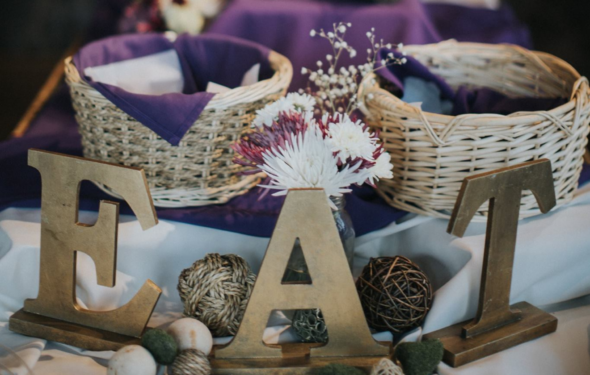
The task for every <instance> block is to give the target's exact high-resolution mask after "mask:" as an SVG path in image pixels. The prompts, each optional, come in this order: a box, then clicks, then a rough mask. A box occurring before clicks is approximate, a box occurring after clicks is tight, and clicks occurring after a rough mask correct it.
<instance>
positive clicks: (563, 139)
mask: <svg viewBox="0 0 590 375" xmlns="http://www.w3.org/2000/svg"><path fill="white" fill-rule="evenodd" d="M404 50H405V51H406V52H407V53H408V54H409V55H412V56H414V57H415V58H416V59H418V60H419V61H420V62H421V63H422V64H424V65H426V66H427V67H429V68H430V70H431V71H432V72H433V73H434V74H436V75H438V76H440V77H442V78H444V79H445V80H446V81H447V82H448V83H449V84H450V85H451V86H452V87H453V88H455V89H456V88H457V87H458V86H460V85H464V86H468V87H472V88H473V87H487V88H490V89H494V90H496V91H498V92H500V93H503V94H504V95H507V96H508V97H535V98H553V97H566V98H570V101H569V102H568V103H566V104H564V105H562V106H560V107H558V108H554V109H552V110H549V111H537V112H517V113H513V114H510V115H508V116H503V115H497V114H464V115H459V116H456V117H453V116H446V115H439V114H434V113H426V112H423V111H422V110H420V109H419V108H418V107H417V106H413V105H410V104H408V103H405V102H403V101H401V100H400V99H399V98H397V97H395V96H394V95H393V94H391V93H390V92H388V91H385V90H383V89H381V88H380V87H379V83H378V82H377V79H376V77H375V76H369V77H366V78H365V80H364V81H363V83H362V85H361V88H360V91H359V97H360V100H361V103H362V109H363V112H364V113H365V114H366V115H367V121H368V123H369V124H370V125H371V126H372V127H373V128H375V129H379V131H380V137H381V139H382V141H383V144H384V147H385V149H386V150H387V151H389V153H390V154H391V157H392V163H393V165H394V170H393V173H394V178H393V179H391V180H384V181H381V182H380V183H379V186H378V191H379V193H380V195H382V196H383V197H384V198H385V199H386V200H387V201H388V202H389V203H390V204H391V205H392V206H394V207H397V208H400V209H403V210H406V211H410V212H414V213H419V214H423V215H429V216H434V217H441V218H449V217H450V214H451V212H452V210H453V207H454V205H455V200H456V198H457V195H458V193H459V189H460V187H461V183H462V181H463V179H464V178H465V177H467V176H470V175H473V174H478V173H483V172H489V171H492V170H495V169H498V168H503V167H507V166H512V165H515V164H519V163H523V162H526V161H531V160H537V159H541V158H547V159H549V160H550V161H551V163H552V167H553V173H554V174H553V175H554V180H555V193H556V196H557V204H558V205H563V204H564V203H567V202H568V201H570V200H571V199H572V198H573V193H574V191H575V189H576V188H577V184H578V178H579V176H580V172H581V169H582V164H583V155H584V148H585V146H586V143H587V136H588V131H589V122H590V97H589V90H588V80H587V79H586V78H585V77H580V75H579V74H578V73H577V72H576V71H575V70H574V69H573V68H572V67H571V66H570V65H569V64H567V63H566V62H564V61H563V60H560V59H558V58H556V57H554V56H551V55H548V54H545V53H539V52H531V51H527V50H525V49H523V48H520V47H517V46H510V45H486V44H476V43H457V42H454V41H448V42H443V43H439V44H433V45H424V46H407V47H405V48H404ZM487 210H488V207H487V204H485V205H484V206H482V207H481V208H480V210H479V211H478V214H477V216H476V220H480V221H481V220H485V216H486V215H487ZM539 212H540V211H539V210H538V206H537V204H536V201H535V198H534V196H533V195H532V194H531V192H530V191H525V192H523V198H522V201H521V213H520V216H521V218H524V217H529V216H533V215H536V214H538V213H539Z"/></svg>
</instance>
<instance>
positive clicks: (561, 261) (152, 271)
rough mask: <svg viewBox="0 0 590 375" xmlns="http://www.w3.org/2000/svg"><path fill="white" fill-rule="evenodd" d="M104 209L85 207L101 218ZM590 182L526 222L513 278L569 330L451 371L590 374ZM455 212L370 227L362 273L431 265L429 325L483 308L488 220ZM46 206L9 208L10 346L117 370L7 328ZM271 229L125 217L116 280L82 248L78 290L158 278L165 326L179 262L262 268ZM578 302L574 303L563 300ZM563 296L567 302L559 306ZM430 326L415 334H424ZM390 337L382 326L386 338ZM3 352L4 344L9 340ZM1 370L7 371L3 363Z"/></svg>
mask: <svg viewBox="0 0 590 375" xmlns="http://www.w3.org/2000/svg"><path fill="white" fill-rule="evenodd" d="M95 215H96V214H95V213H89V212H82V213H81V220H82V221H86V222H91V221H92V218H93V217H94V216H95ZM588 223H590V187H586V188H583V189H581V190H580V191H578V194H577V197H576V198H575V199H574V201H573V202H572V203H571V204H569V205H568V207H563V208H560V209H557V210H555V211H552V212H551V213H549V214H547V215H543V216H540V217H536V218H531V219H527V220H524V221H522V222H521V223H520V226H519V232H518V240H517V252H516V259H515V264H514V276H513V283H512V295H511V297H512V303H515V302H518V301H522V300H526V301H528V302H530V303H532V304H534V305H537V306H541V305H550V304H553V305H552V306H551V307H550V308H551V309H553V311H556V316H557V317H558V318H559V319H560V321H559V327H558V331H557V332H556V333H554V334H551V335H548V336H545V337H543V338H541V339H538V340H535V341H532V342H530V343H527V344H523V345H520V346H518V347H516V348H513V349H510V350H507V351H504V352H502V353H499V354H496V355H493V356H490V357H488V358H486V359H482V360H480V361H477V362H474V363H472V364H470V365H467V366H464V367H461V368H459V369H451V368H449V367H447V366H446V365H441V366H440V368H439V371H440V372H441V373H442V374H463V373H469V374H519V375H520V374H552V375H555V374H574V373H575V374H590V354H589V352H590V345H589V343H588V341H589V334H590V299H583V298H582V299H578V300H575V301H574V303H575V306H576V307H573V308H572V307H571V304H572V302H571V300H574V299H576V298H578V297H581V296H585V295H588V294H590V228H589V227H588ZM447 224H448V222H447V221H446V220H439V219H431V218H426V217H420V216H414V217H410V218H408V219H407V220H406V221H404V222H402V223H398V224H393V225H391V226H389V227H387V228H384V229H382V230H379V231H376V232H373V233H369V234H367V235H365V236H362V237H359V238H358V239H357V244H356V253H357V257H356V258H355V273H356V274H358V273H359V272H360V269H361V268H362V266H364V264H366V263H367V262H368V259H369V258H370V257H376V256H391V255H404V256H407V257H409V258H410V259H413V260H414V261H415V262H416V263H418V264H419V265H420V266H421V267H422V268H423V270H424V271H425V272H426V273H427V274H428V275H430V277H431V280H432V282H433V284H434V286H435V288H436V289H437V292H436V297H435V300H434V304H433V308H432V311H431V312H430V314H429V315H428V318H427V320H426V322H425V325H424V332H430V331H433V330H436V329H439V328H442V327H445V326H447V325H449V324H452V323H456V322H459V321H462V320H465V319H468V318H471V317H473V316H474V314H475V310H476V304H477V295H478V290H479V280H480V275H481V262H482V253H483V245H484V235H483V233H484V232H485V225H484V224H476V223H472V224H471V226H470V228H469V229H468V232H467V234H466V236H465V237H464V238H461V239H459V238H454V237H452V236H450V235H448V234H446V226H447ZM39 233H40V224H39V210H37V209H14V208H10V209H6V210H4V211H2V212H0V345H4V346H7V347H9V348H12V349H13V350H15V351H16V352H17V353H18V354H19V356H20V357H21V358H22V359H23V360H24V362H25V363H26V364H27V365H28V366H29V367H31V368H33V371H34V372H35V374H37V375H38V374H60V375H62V374H63V375H67V374H72V375H74V374H75V375H82V374H93V375H94V374H96V375H104V374H105V373H106V368H105V366H106V363H107V361H108V358H110V356H111V355H112V353H111V352H105V353H96V352H81V351H80V350H78V349H76V348H73V347H69V346H66V345H61V344H55V343H47V342H45V341H44V340H39V339H34V338H27V337H24V336H20V335H16V334H13V333H11V332H9V331H8V328H7V325H8V324H7V321H8V318H9V317H10V315H11V314H12V313H13V312H15V311H17V310H18V309H20V308H21V307H22V303H23V300H24V299H25V298H34V297H35V296H36V294H37V289H38V272H39ZM267 243H268V239H267V238H257V237H250V236H245V235H240V234H235V233H229V232H224V231H219V230H214V229H208V228H204V227H198V226H193V225H188V224H183V223H176V222H169V221H163V222H160V224H159V225H158V226H156V227H154V228H152V229H150V230H148V231H145V232H144V231H142V230H141V228H140V226H139V223H138V222H137V221H136V220H135V218H133V217H129V216H123V217H122V219H121V224H120V228H119V251H118V256H119V258H118V266H117V270H118V271H117V286H116V287H115V288H113V289H110V288H105V287H100V286H97V285H96V273H95V270H94V264H93V262H92V261H91V259H90V258H89V257H87V256H85V255H84V254H82V255H81V256H79V257H78V259H79V260H78V262H79V264H78V269H79V272H78V278H77V296H78V297H79V299H80V300H81V301H82V303H83V304H84V305H85V306H87V307H88V308H91V309H95V310H109V309H113V308H116V307H118V306H121V305H123V304H124V303H126V302H127V301H129V299H130V298H131V297H132V296H133V295H134V294H135V293H136V292H137V291H138V290H139V288H140V287H141V285H142V284H143V283H144V282H145V280H146V279H147V278H150V279H152V280H153V281H154V282H155V283H156V284H158V285H159V286H160V287H161V288H162V291H163V295H162V298H161V299H160V302H159V303H158V306H157V308H156V313H155V314H154V316H153V318H152V320H151V321H150V326H165V325H166V324H167V323H169V322H171V321H172V320H174V319H176V318H178V317H180V312H181V311H182V305H181V304H180V300H179V298H178V295H177V292H176V283H177V277H178V274H179V273H180V271H181V270H182V269H184V268H186V267H188V266H190V265H191V264H192V263H193V262H194V261H195V260H197V259H200V258H201V257H203V256H204V255H205V254H206V253H209V252H219V253H236V254H239V255H241V256H243V257H244V258H245V259H246V260H247V261H248V262H249V263H250V264H251V265H252V267H253V268H254V270H255V272H256V271H258V268H259V266H260V262H261V260H262V257H263V255H264V251H265V249H266V245H267ZM563 301H570V302H569V305H563V304H558V303H560V302H563ZM555 304H558V305H555ZM286 323H287V322H285V321H284V320H281V319H280V317H277V318H276V319H274V320H273V321H272V322H271V326H272V327H269V328H268V329H267V331H266V333H265V340H266V341H267V342H277V341H289V340H292V339H293V336H292V334H291V332H290V331H289V330H287V329H286V327H285V324H286ZM418 336H419V333H418V332H416V333H414V334H413V335H412V336H411V337H412V338H416V337H418ZM387 337H388V335H387V334H385V335H383V334H381V335H380V339H383V338H387ZM0 352H1V350H0ZM0 364H4V365H5V366H7V367H8V368H9V369H10V371H12V372H14V373H16V374H19V375H20V374H26V373H27V372H26V370H25V366H24V365H23V364H22V363H20V362H18V361H17V360H16V359H14V361H13V362H10V360H9V358H8V357H6V356H4V357H2V356H0ZM1 371H2V370H1V367H0V374H2V375H4V374H3V373H2V372H1Z"/></svg>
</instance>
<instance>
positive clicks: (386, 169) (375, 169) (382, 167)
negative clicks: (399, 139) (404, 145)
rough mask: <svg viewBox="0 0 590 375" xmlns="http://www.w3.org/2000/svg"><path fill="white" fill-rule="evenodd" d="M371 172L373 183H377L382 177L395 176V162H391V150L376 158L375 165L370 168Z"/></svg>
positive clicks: (370, 178)
mask: <svg viewBox="0 0 590 375" xmlns="http://www.w3.org/2000/svg"><path fill="white" fill-rule="evenodd" d="M369 172H370V173H371V176H370V177H369V181H371V183H372V184H375V182H376V181H379V179H381V178H393V164H391V155H389V152H383V153H382V154H381V155H379V157H378V158H377V160H375V165H374V166H372V167H371V168H369Z"/></svg>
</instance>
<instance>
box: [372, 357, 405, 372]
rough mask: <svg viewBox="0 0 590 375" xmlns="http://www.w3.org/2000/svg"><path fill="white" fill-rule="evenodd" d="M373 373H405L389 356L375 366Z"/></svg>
mask: <svg viewBox="0 0 590 375" xmlns="http://www.w3.org/2000/svg"><path fill="white" fill-rule="evenodd" d="M371 375H404V372H403V370H402V369H401V367H399V366H398V365H396V364H395V363H393V362H392V361H391V360H389V359H387V358H383V359H381V360H380V361H379V363H377V364H376V365H375V366H373V369H372V370H371Z"/></svg>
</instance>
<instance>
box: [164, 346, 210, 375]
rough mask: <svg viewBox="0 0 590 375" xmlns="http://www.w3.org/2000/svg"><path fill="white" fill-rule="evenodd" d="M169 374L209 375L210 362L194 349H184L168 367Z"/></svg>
mask: <svg viewBox="0 0 590 375" xmlns="http://www.w3.org/2000/svg"><path fill="white" fill-rule="evenodd" d="M168 373H169V375H209V374H211V364H210V363H209V359H207V356H206V355H205V354H204V353H203V352H201V351H199V350H196V349H186V350H183V351H182V352H180V354H179V355H178V356H177V357H176V359H175V360H174V363H173V364H172V366H170V367H168Z"/></svg>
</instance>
